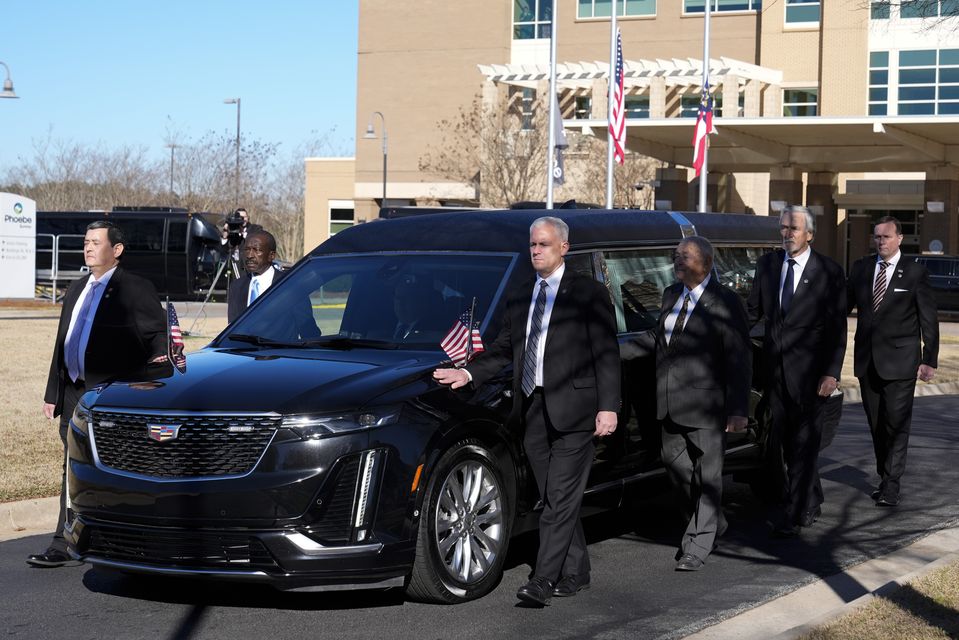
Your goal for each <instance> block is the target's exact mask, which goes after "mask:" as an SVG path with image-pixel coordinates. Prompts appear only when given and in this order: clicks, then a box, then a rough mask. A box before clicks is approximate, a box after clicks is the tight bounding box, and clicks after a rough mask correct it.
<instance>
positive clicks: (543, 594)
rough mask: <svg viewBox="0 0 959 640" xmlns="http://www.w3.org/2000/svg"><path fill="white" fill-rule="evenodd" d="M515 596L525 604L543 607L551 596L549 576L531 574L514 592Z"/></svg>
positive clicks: (551, 586)
mask: <svg viewBox="0 0 959 640" xmlns="http://www.w3.org/2000/svg"><path fill="white" fill-rule="evenodd" d="M516 597H517V598H519V599H520V600H522V601H523V602H525V603H527V604H533V605H537V606H540V607H545V606H546V605H548V604H549V599H550V598H552V597H553V581H552V580H550V579H549V578H543V577H540V576H533V579H532V580H530V581H529V582H527V583H526V584H524V585H523V586H522V587H520V588H519V590H518V591H517V592H516Z"/></svg>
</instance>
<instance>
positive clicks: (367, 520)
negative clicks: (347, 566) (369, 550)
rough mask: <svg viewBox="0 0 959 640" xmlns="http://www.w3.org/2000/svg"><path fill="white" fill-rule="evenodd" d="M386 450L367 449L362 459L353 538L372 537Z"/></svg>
mask: <svg viewBox="0 0 959 640" xmlns="http://www.w3.org/2000/svg"><path fill="white" fill-rule="evenodd" d="M385 458H386V452H385V451H384V450H382V449H374V450H372V451H367V452H366V453H364V454H363V456H362V458H361V459H360V475H359V477H358V478H357V484H356V502H355V505H356V507H355V509H354V514H355V515H354V518H353V539H354V541H356V542H364V541H366V540H367V539H368V538H369V537H370V528H371V527H372V525H373V517H374V515H375V511H376V499H377V496H378V494H379V484H380V476H381V475H382V469H381V468H382V466H383V460H384V459H385Z"/></svg>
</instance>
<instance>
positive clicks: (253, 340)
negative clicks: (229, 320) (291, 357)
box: [227, 333, 300, 347]
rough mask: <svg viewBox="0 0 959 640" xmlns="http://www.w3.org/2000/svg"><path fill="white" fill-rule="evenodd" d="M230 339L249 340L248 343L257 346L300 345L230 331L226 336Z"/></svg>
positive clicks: (298, 344)
mask: <svg viewBox="0 0 959 640" xmlns="http://www.w3.org/2000/svg"><path fill="white" fill-rule="evenodd" d="M227 338H229V339H230V340H236V341H237V342H249V343H250V344H255V345H256V346H258V347H298V346H300V343H299V342H282V341H280V340H270V339H269V338H264V337H263V336H251V335H249V334H246V333H231V334H229V335H228V336H227Z"/></svg>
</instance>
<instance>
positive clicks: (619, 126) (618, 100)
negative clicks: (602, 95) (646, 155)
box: [609, 29, 626, 164]
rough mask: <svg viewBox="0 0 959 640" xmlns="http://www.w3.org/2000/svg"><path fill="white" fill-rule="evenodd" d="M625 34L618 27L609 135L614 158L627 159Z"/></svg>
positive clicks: (620, 160)
mask: <svg viewBox="0 0 959 640" xmlns="http://www.w3.org/2000/svg"><path fill="white" fill-rule="evenodd" d="M623 71H624V70H623V36H622V35H621V34H620V32H619V29H616V68H615V69H614V70H613V77H611V78H610V82H612V83H613V109H612V113H611V114H610V120H609V137H610V140H612V143H613V160H615V161H616V162H618V163H619V164H623V163H624V162H625V161H626V152H625V151H624V149H625V148H626V93H625V89H624V84H623V83H624V79H623V75H624V74H623Z"/></svg>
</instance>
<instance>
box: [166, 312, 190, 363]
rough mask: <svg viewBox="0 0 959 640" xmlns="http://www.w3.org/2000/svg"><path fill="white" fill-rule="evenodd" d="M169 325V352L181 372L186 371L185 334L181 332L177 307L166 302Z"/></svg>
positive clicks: (171, 360)
mask: <svg viewBox="0 0 959 640" xmlns="http://www.w3.org/2000/svg"><path fill="white" fill-rule="evenodd" d="M166 317H167V326H168V327H169V329H168V331H169V336H170V339H169V341H168V345H167V349H168V351H169V353H168V354H167V355H168V357H169V358H170V362H172V363H173V366H174V367H176V370H177V371H179V372H180V373H186V355H184V353H183V347H184V344H183V334H182V333H181V332H180V319H179V318H178V317H177V315H176V309H175V308H174V307H173V304H172V303H171V302H167V303H166Z"/></svg>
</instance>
